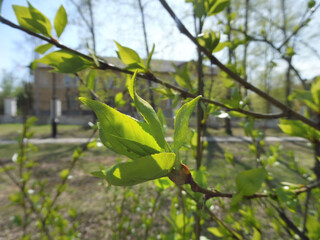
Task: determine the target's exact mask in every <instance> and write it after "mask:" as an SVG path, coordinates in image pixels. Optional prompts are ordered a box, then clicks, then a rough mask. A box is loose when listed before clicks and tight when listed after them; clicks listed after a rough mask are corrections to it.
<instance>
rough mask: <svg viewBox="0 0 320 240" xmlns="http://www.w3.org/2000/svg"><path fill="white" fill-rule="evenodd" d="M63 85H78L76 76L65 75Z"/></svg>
mask: <svg viewBox="0 0 320 240" xmlns="http://www.w3.org/2000/svg"><path fill="white" fill-rule="evenodd" d="M64 86H66V87H77V86H78V80H77V78H74V77H71V76H70V75H66V76H65V78H64Z"/></svg>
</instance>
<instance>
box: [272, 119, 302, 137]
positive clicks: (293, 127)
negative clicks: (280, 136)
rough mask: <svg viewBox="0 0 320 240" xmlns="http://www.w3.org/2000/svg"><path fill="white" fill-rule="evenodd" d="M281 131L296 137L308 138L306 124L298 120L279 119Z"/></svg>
mask: <svg viewBox="0 0 320 240" xmlns="http://www.w3.org/2000/svg"><path fill="white" fill-rule="evenodd" d="M278 126H279V127H280V129H281V130H282V132H284V133H286V134H288V135H290V136H296V137H303V138H307V139H308V126H307V125H305V124H303V123H302V122H300V121H298V120H286V119H280V124H279V125H278Z"/></svg>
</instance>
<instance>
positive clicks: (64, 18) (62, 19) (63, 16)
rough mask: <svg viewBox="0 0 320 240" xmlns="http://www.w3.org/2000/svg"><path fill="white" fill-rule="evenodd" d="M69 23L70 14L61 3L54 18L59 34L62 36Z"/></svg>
mask: <svg viewBox="0 0 320 240" xmlns="http://www.w3.org/2000/svg"><path fill="white" fill-rule="evenodd" d="M67 23H68V15H67V12H66V10H65V9H64V7H63V6H62V5H61V6H60V8H59V9H58V11H57V14H56V17H55V18H54V29H55V30H56V33H57V36H58V37H60V35H61V34H62V32H63V30H64V28H65V27H66V25H67Z"/></svg>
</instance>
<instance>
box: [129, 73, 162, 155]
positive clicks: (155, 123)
mask: <svg viewBox="0 0 320 240" xmlns="http://www.w3.org/2000/svg"><path fill="white" fill-rule="evenodd" d="M136 75H137V71H136V72H135V73H134V75H133V76H132V78H128V80H127V81H128V90H129V94H130V96H131V98H132V99H133V101H134V103H135V106H136V108H137V109H138V111H139V112H140V113H141V115H142V116H143V118H144V119H145V121H146V122H147V123H148V124H149V126H150V130H151V134H152V136H153V137H154V138H155V140H156V141H157V143H158V145H159V146H160V147H161V148H162V149H165V146H166V140H165V138H164V135H163V129H162V124H161V122H160V120H159V118H158V116H157V114H156V112H155V111H154V109H153V108H152V107H151V105H150V104H149V103H148V102H147V101H145V100H144V99H142V98H141V97H140V96H139V95H138V94H137V92H136V91H135V89H134V83H135V79H136Z"/></svg>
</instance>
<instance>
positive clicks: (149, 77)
mask: <svg viewBox="0 0 320 240" xmlns="http://www.w3.org/2000/svg"><path fill="white" fill-rule="evenodd" d="M0 22H2V23H4V24H6V25H8V26H10V27H12V28H16V29H19V30H21V31H23V32H25V33H27V34H29V35H32V36H34V37H37V38H40V39H42V40H44V41H46V42H48V43H51V44H53V45H55V46H56V47H58V48H60V49H63V50H67V51H69V52H72V53H74V54H77V55H78V56H81V57H83V58H85V59H87V60H89V61H92V62H94V60H93V58H92V57H90V56H88V55H86V54H83V53H81V52H79V51H77V50H74V49H71V48H69V47H67V46H65V45H63V44H61V43H59V42H58V41H57V40H56V39H51V38H47V37H44V36H42V35H40V34H37V33H34V32H32V31H30V30H28V29H25V28H23V27H20V26H18V25H16V24H14V23H12V22H10V21H9V20H7V19H5V18H3V17H1V16H0ZM98 61H99V67H96V68H97V69H101V70H111V71H115V72H121V73H125V74H130V75H133V72H131V71H128V70H125V69H121V68H118V67H116V66H114V65H111V64H108V63H106V62H104V61H102V60H101V59H100V60H98ZM137 76H138V77H139V78H143V79H146V80H148V81H152V82H155V83H159V84H161V85H163V86H165V87H167V88H170V89H173V90H175V91H177V92H179V93H180V94H181V97H183V98H186V97H190V98H195V97H197V95H195V94H192V93H190V92H188V91H185V90H183V89H182V88H179V87H177V86H175V85H173V84H170V83H167V82H165V81H163V80H161V79H159V78H157V77H155V76H154V75H153V74H152V73H151V72H148V73H145V74H138V75H137ZM201 101H203V102H206V103H209V104H214V105H217V106H220V107H222V108H225V109H227V110H229V111H236V112H239V113H243V114H246V115H248V116H252V117H255V118H260V119H276V118H279V117H285V116H286V115H287V114H286V113H285V112H282V113H276V114H263V113H255V112H251V111H247V110H244V109H238V108H229V107H227V106H226V105H224V104H222V103H219V102H217V101H214V100H210V99H207V98H201ZM308 121H310V120H308V119H307V122H306V123H307V124H308ZM311 126H312V125H311ZM319 129H320V127H319Z"/></svg>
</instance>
